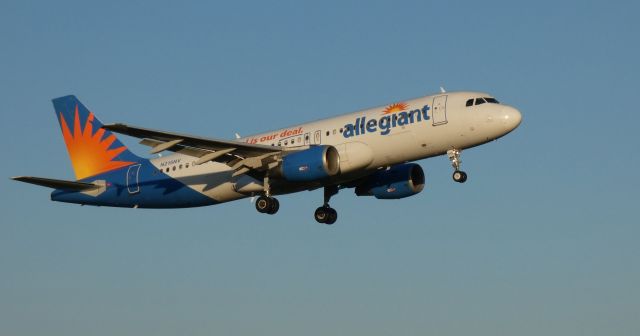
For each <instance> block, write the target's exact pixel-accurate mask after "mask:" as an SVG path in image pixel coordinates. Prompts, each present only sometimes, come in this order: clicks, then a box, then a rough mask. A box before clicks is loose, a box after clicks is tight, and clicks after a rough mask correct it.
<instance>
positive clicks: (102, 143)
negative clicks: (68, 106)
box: [60, 105, 133, 180]
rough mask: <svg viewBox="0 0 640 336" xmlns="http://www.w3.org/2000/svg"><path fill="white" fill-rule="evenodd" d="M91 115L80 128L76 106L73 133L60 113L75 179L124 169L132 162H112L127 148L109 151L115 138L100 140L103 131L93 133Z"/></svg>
mask: <svg viewBox="0 0 640 336" xmlns="http://www.w3.org/2000/svg"><path fill="white" fill-rule="evenodd" d="M93 119H94V116H93V113H92V112H89V116H88V117H87V121H86V122H85V124H84V128H82V127H81V126H80V116H79V115H78V105H76V110H75V116H74V120H73V133H71V130H69V126H68V125H67V121H66V120H65V119H64V115H63V114H62V113H60V123H61V125H62V136H63V137H64V142H65V144H66V145H67V150H68V151H69V156H70V158H71V164H72V165H73V170H74V171H75V173H76V179H78V180H81V179H83V178H86V177H89V176H93V175H97V174H100V173H104V172H107V171H110V170H114V169H117V168H121V167H125V166H128V165H130V164H132V163H133V162H125V161H112V160H113V158H115V157H116V156H118V155H119V154H120V153H122V152H124V151H125V150H126V149H127V148H126V147H125V146H121V147H118V148H113V149H109V147H110V146H111V144H113V142H114V141H116V136H115V135H113V134H110V135H109V136H107V137H106V138H104V139H102V137H103V136H104V133H105V130H104V129H102V128H100V129H99V130H98V131H97V132H96V133H95V134H94V133H93V124H92V122H93Z"/></svg>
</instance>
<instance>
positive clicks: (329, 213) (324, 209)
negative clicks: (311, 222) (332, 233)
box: [313, 206, 338, 225]
mask: <svg viewBox="0 0 640 336" xmlns="http://www.w3.org/2000/svg"><path fill="white" fill-rule="evenodd" d="M313 217H314V218H315V220H316V222H318V223H323V224H328V225H331V224H333V223H335V222H336V220H337V219H338V212H337V211H336V210H335V209H333V208H330V207H328V206H321V207H319V208H317V209H316V212H315V213H314V214H313Z"/></svg>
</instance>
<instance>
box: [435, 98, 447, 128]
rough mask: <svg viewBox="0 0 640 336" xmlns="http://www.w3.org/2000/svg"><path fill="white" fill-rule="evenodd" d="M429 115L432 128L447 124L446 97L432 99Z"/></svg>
mask: <svg viewBox="0 0 640 336" xmlns="http://www.w3.org/2000/svg"><path fill="white" fill-rule="evenodd" d="M431 113H433V126H438V125H444V124H446V123H447V95H442V96H437V97H435V98H433V108H432V109H431Z"/></svg>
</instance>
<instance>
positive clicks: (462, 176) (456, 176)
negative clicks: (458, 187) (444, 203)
mask: <svg viewBox="0 0 640 336" xmlns="http://www.w3.org/2000/svg"><path fill="white" fill-rule="evenodd" d="M453 180H454V181H456V182H458V183H464V182H465V181H466V180H467V173H465V172H463V171H461V170H456V171H454V172H453Z"/></svg>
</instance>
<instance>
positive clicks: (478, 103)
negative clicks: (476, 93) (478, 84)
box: [476, 98, 486, 105]
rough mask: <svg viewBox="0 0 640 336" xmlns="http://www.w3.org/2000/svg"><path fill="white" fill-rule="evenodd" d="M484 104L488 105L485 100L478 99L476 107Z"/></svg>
mask: <svg viewBox="0 0 640 336" xmlns="http://www.w3.org/2000/svg"><path fill="white" fill-rule="evenodd" d="M484 103H486V101H485V100H484V98H476V105H480V104H484Z"/></svg>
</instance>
